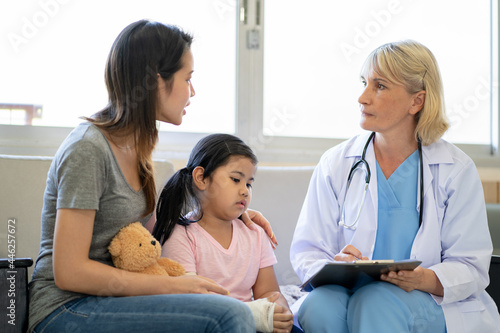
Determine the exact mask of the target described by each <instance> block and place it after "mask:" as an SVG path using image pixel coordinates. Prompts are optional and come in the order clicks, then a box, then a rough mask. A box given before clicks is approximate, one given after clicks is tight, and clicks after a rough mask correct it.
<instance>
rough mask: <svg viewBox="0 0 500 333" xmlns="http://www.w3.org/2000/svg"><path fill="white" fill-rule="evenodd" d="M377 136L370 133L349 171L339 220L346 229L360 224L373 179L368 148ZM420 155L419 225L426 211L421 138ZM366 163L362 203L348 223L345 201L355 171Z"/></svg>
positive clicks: (352, 228)
mask: <svg viewBox="0 0 500 333" xmlns="http://www.w3.org/2000/svg"><path fill="white" fill-rule="evenodd" d="M374 136H375V132H372V133H371V134H370V137H369V138H368V140H367V141H366V143H365V146H364V148H363V153H362V154H361V158H360V159H359V160H357V161H356V162H355V163H354V164H353V165H352V167H351V170H350V171H349V175H348V177H347V187H346V190H345V196H344V203H343V204H342V210H341V213H340V221H339V226H342V227H344V228H346V229H351V230H355V229H356V225H357V224H358V220H359V216H360V215H361V209H362V208H363V204H364V202H365V197H366V192H367V190H368V185H369V184H370V179H371V171H370V166H369V165H368V162H367V161H366V159H365V157H366V150H367V149H368V146H369V145H370V142H371V141H372V139H373V137H374ZM417 143H418V156H419V160H420V207H419V216H418V226H419V228H420V226H421V225H422V219H423V212H424V161H423V157H422V142H421V141H420V139H419V140H418V142H417ZM363 164H364V165H365V169H364V170H365V172H366V176H365V186H364V190H363V195H362V197H361V205H360V207H359V210H358V213H357V214H356V218H355V219H354V222H352V223H351V224H346V223H345V202H346V201H347V193H348V191H349V188H350V186H351V181H352V178H353V174H354V171H356V170H357V169H358V167H360V166H362V165H363Z"/></svg>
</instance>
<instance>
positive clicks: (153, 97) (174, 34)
mask: <svg viewBox="0 0 500 333" xmlns="http://www.w3.org/2000/svg"><path fill="white" fill-rule="evenodd" d="M191 42H192V36H190V35H189V34H187V33H185V32H183V31H182V30H180V29H179V28H178V27H175V26H170V25H165V24H162V23H158V22H152V21H148V20H141V21H137V22H134V23H132V24H130V25H128V26H127V27H126V28H125V29H123V31H122V32H121V33H120V34H119V35H118V37H117V38H116V40H115V42H114V43H113V46H112V47H111V51H110V52H109V55H108V59H107V63H106V70H105V80H106V86H107V89H108V105H107V106H106V107H105V108H104V109H103V110H101V111H99V112H97V113H96V114H94V115H93V116H92V117H91V118H85V119H86V120H88V121H90V122H92V123H94V124H95V125H96V126H98V127H99V128H102V129H104V130H106V131H107V132H108V133H110V134H111V136H114V137H124V136H130V135H131V136H133V137H134V139H135V148H136V151H137V159H138V165H137V169H138V171H139V176H140V179H141V184H142V187H143V189H144V193H145V196H146V207H147V208H146V212H145V215H147V214H149V213H150V212H152V211H153V210H154V207H155V202H156V188H155V182H154V172H153V162H152V152H153V149H154V147H155V144H156V142H157V140H158V129H157V127H156V106H157V86H158V84H157V82H158V80H157V74H160V76H161V77H162V78H163V79H164V80H165V81H166V83H167V87H171V84H172V81H173V75H174V74H175V73H176V72H177V71H178V70H180V69H181V68H182V66H183V63H182V56H183V54H184V52H185V51H186V50H187V49H189V48H190V47H191Z"/></svg>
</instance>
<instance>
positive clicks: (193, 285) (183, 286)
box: [171, 275, 229, 295]
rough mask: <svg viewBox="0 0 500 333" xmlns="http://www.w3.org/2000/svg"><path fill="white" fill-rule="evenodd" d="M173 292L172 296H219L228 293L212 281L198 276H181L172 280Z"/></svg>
mask: <svg viewBox="0 0 500 333" xmlns="http://www.w3.org/2000/svg"><path fill="white" fill-rule="evenodd" d="M172 285H174V286H172V287H173V288H174V290H173V291H172V292H171V293H172V294H211V293H216V294H221V295H229V291H227V290H226V289H224V288H222V287H221V286H220V285H219V284H217V283H216V282H214V281H213V280H211V279H209V278H206V277H203V276H199V275H183V276H177V277H173V278H172Z"/></svg>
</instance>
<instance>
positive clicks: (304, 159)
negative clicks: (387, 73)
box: [0, 0, 500, 167]
mask: <svg viewBox="0 0 500 333" xmlns="http://www.w3.org/2000/svg"><path fill="white" fill-rule="evenodd" d="M264 1H265V0H241V1H238V7H237V11H238V14H237V15H236V16H237V17H235V24H236V25H237V32H236V35H237V48H238V49H237V52H236V54H237V55H236V56H237V60H236V66H237V68H236V80H237V82H236V92H235V94H236V105H235V109H236V117H235V122H236V124H235V131H236V132H235V135H237V136H239V137H240V138H242V139H243V140H244V141H245V142H247V143H248V144H249V145H250V146H252V148H253V149H254V151H255V153H256V155H257V156H258V157H259V161H260V163H261V164H266V165H314V164H316V163H317V162H318V160H319V158H320V157H321V155H322V154H323V153H324V152H325V151H326V150H327V149H329V148H331V147H333V146H335V145H337V144H339V143H340V142H342V141H344V139H322V138H299V137H278V136H276V137H274V136H266V135H264V134H263V126H264V124H263V69H264V63H263V61H264V50H263V47H262V46H263V36H264V35H263V31H264V26H263V22H264V19H263V15H264V14H265V13H264ZM493 13H496V15H493ZM491 15H492V16H491V18H492V24H493V26H497V27H498V26H499V25H498V22H497V20H498V17H499V16H500V12H499V7H498V2H497V1H494V0H492V1H491ZM240 18H241V19H240ZM249 31H256V34H257V35H258V37H259V39H260V47H258V48H248V47H247V37H248V35H247V34H248V33H249ZM498 38H499V34H498V29H492V34H491V45H492V50H493V54H492V59H497V61H496V62H495V61H492V63H491V68H492V74H491V75H492V77H491V82H492V84H491V87H490V88H491V92H492V94H491V105H492V109H493V110H496V112H492V114H491V127H492V131H491V132H492V138H491V142H492V144H491V145H471V144H458V145H457V146H458V147H459V148H460V149H462V150H463V151H464V152H465V153H466V154H467V155H469V156H470V157H471V158H472V159H473V161H474V162H475V164H476V166H478V167H499V166H500V155H499V146H500V135H499V131H500V109H499V103H498V96H499V87H498V84H494V83H495V82H496V83H498V82H499V81H498V79H499V76H500V73H499V67H500V66H499V63H498V61H500V60H499V59H498V45H499V39H498ZM71 130H72V128H66V127H37V126H18V125H0V133H2V134H1V135H0V154H8V155H41V156H54V154H55V153H56V151H57V149H58V147H59V145H60V144H61V142H62V141H63V140H64V138H65V137H66V136H67V135H68V134H69V133H70V131H71ZM205 135H206V133H185V132H163V131H161V132H160V135H159V136H160V138H159V142H158V144H157V146H156V149H155V152H154V158H159V159H170V160H186V159H187V158H188V156H189V152H190V151H191V149H192V147H193V146H194V145H195V143H196V142H197V141H198V140H199V139H200V138H202V137H203V136H205Z"/></svg>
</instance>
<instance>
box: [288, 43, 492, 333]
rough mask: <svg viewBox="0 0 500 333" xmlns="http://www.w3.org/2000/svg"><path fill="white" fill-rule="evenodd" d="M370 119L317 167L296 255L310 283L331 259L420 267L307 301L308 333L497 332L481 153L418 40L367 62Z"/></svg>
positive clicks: (302, 312) (322, 291)
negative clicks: (461, 127) (462, 145)
mask: <svg viewBox="0 0 500 333" xmlns="http://www.w3.org/2000/svg"><path fill="white" fill-rule="evenodd" d="M361 82H362V83H363V85H364V90H363V93H362V94H361V96H360V97H359V104H360V110H361V127H362V128H363V129H365V130H367V131H370V133H368V134H366V135H359V136H356V137H354V138H352V139H350V140H348V141H346V142H344V143H342V144H340V145H338V146H336V147H334V148H332V149H330V150H328V151H327V152H326V153H325V154H324V155H323V157H322V158H321V160H320V162H319V164H318V165H317V167H316V169H315V171H314V173H313V176H312V179H311V182H310V185H309V190H308V193H307V196H306V198H305V202H304V205H303V208H302V211H301V214H300V217H299V220H298V223H297V227H296V230H295V234H294V238H293V242H292V245H291V251H290V258H291V262H292V265H293V267H294V269H295V271H296V272H297V274H298V275H299V277H300V278H301V280H302V281H306V280H308V279H309V278H310V277H311V276H312V275H314V274H315V273H316V272H317V271H318V270H319V269H320V268H321V267H322V266H323V265H324V264H325V263H328V262H332V261H334V260H335V261H354V260H359V259H395V260H401V259H417V260H420V261H422V264H421V265H420V266H419V267H418V268H416V269H415V270H414V271H399V272H391V273H389V274H386V275H382V276H381V280H382V281H376V282H371V283H369V284H367V285H364V286H363V287H359V288H353V289H346V288H344V287H341V286H338V285H325V286H321V287H318V288H316V289H314V290H313V291H312V292H311V293H310V294H309V295H308V296H307V297H306V299H305V300H304V301H303V303H302V305H301V307H300V309H299V312H298V321H299V323H300V325H301V326H302V328H303V329H304V331H305V332H446V331H447V332H449V333H450V332H451V333H454V332H500V329H499V327H500V317H499V314H498V310H497V307H496V305H495V303H494V302H493V300H492V299H491V297H490V296H489V295H488V294H487V293H486V292H485V288H486V286H487V285H488V283H489V278H488V267H489V263H490V258H491V254H492V243H491V238H490V234H489V230H488V224H487V219H486V208H485V203H484V196H483V190H482V186H481V182H480V179H479V176H478V173H477V170H476V167H475V165H474V163H473V162H472V160H471V159H470V158H469V157H468V156H467V155H465V154H464V153H463V152H462V151H460V150H459V149H458V148H457V147H455V146H454V145H452V144H450V143H448V142H446V141H444V140H442V139H441V136H442V135H443V134H444V132H445V131H446V130H447V129H448V122H447V120H446V116H445V110H444V103H443V89H442V83H441V77H440V73H439V69H438V66H437V63H436V60H435V58H434V56H433V54H432V53H431V52H430V51H429V50H428V49H427V48H426V47H425V46H423V45H421V44H419V43H417V42H414V41H402V42H397V43H390V44H386V45H382V46H380V47H379V48H377V49H376V50H374V51H373V52H372V53H371V54H370V55H369V56H368V58H367V60H366V61H365V64H364V66H363V68H362V71H361Z"/></svg>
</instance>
